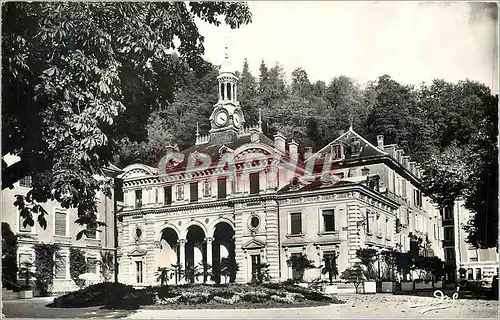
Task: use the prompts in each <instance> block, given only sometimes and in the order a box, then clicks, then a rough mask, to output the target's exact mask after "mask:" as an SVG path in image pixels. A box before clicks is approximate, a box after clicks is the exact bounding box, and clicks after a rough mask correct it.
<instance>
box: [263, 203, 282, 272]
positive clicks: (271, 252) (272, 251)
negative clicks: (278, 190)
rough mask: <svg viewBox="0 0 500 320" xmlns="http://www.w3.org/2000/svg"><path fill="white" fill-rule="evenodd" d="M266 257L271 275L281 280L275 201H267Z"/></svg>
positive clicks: (276, 206)
mask: <svg viewBox="0 0 500 320" xmlns="http://www.w3.org/2000/svg"><path fill="white" fill-rule="evenodd" d="M264 212H265V219H266V257H267V263H268V264H269V275H270V276H271V279H272V280H274V281H277V280H279V278H280V274H279V270H280V266H279V247H278V237H279V230H278V214H279V212H278V204H277V203H276V202H274V201H266V204H265V209H264Z"/></svg>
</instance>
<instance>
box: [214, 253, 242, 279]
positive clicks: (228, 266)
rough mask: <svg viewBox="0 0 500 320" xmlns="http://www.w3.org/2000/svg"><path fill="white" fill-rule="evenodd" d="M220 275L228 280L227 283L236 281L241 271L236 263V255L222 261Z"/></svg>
mask: <svg viewBox="0 0 500 320" xmlns="http://www.w3.org/2000/svg"><path fill="white" fill-rule="evenodd" d="M219 269H220V275H221V276H223V277H224V278H225V279H226V283H227V282H228V280H229V282H234V280H235V279H236V274H237V273H238V271H239V270H240V266H239V265H238V263H237V262H236V259H235V257H234V255H231V256H229V257H227V258H222V259H221V260H220V267H219Z"/></svg>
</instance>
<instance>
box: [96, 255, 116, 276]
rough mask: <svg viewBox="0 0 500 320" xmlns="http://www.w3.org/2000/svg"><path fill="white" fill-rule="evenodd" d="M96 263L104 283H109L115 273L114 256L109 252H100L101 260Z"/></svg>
mask: <svg viewBox="0 0 500 320" xmlns="http://www.w3.org/2000/svg"><path fill="white" fill-rule="evenodd" d="M98 263H99V265H100V267H101V275H102V277H103V279H104V281H106V282H109V281H111V280H112V279H113V277H114V273H115V255H114V254H113V253H112V252H110V251H101V260H98Z"/></svg>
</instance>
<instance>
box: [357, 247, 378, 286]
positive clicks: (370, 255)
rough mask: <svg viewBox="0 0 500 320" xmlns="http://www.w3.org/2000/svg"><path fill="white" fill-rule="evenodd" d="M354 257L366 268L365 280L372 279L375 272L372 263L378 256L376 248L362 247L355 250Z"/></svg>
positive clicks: (375, 276)
mask: <svg viewBox="0 0 500 320" xmlns="http://www.w3.org/2000/svg"><path fill="white" fill-rule="evenodd" d="M356 257H357V258H358V259H359V260H360V261H361V265H363V266H364V267H365V268H366V272H365V277H366V279H367V280H374V279H376V278H377V274H376V272H375V270H374V263H375V261H376V259H377V257H378V253H377V250H375V249H373V248H362V249H358V250H356Z"/></svg>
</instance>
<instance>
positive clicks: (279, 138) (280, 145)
mask: <svg viewBox="0 0 500 320" xmlns="http://www.w3.org/2000/svg"><path fill="white" fill-rule="evenodd" d="M285 141H286V140H285V137H284V136H283V135H282V134H281V133H280V132H279V131H278V132H277V133H276V134H275V135H274V147H275V148H276V149H278V150H280V151H284V152H286V148H285Z"/></svg>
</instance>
